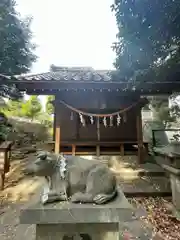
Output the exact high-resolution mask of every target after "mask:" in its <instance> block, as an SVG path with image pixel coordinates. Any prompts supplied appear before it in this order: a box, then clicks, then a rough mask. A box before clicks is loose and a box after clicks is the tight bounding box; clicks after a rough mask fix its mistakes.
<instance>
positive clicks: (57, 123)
mask: <svg viewBox="0 0 180 240" xmlns="http://www.w3.org/2000/svg"><path fill="white" fill-rule="evenodd" d="M54 109H55V110H54V111H55V116H56V117H55V147H54V150H55V153H56V154H59V153H60V142H61V129H60V117H59V116H60V111H59V106H58V107H57V102H56V98H55V108H54Z"/></svg>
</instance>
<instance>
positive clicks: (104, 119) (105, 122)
mask: <svg viewBox="0 0 180 240" xmlns="http://www.w3.org/2000/svg"><path fill="white" fill-rule="evenodd" d="M103 124H104V126H105V127H107V118H106V117H104V118H103Z"/></svg>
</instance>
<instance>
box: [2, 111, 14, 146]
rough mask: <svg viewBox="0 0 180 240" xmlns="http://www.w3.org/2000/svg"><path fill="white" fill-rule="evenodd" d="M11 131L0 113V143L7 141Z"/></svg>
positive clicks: (4, 116)
mask: <svg viewBox="0 0 180 240" xmlns="http://www.w3.org/2000/svg"><path fill="white" fill-rule="evenodd" d="M11 130H12V126H11V124H9V123H8V119H7V117H6V115H5V114H4V113H2V112H0V142H2V141H5V140H6V139H7V136H8V133H9V132H10V131H11Z"/></svg>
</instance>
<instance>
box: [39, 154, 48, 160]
mask: <svg viewBox="0 0 180 240" xmlns="http://www.w3.org/2000/svg"><path fill="white" fill-rule="evenodd" d="M37 157H38V158H40V159H41V160H45V159H46V158H47V153H46V152H39V153H38V155H37Z"/></svg>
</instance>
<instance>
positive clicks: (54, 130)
mask: <svg viewBox="0 0 180 240" xmlns="http://www.w3.org/2000/svg"><path fill="white" fill-rule="evenodd" d="M53 107H54V122H53V141H54V142H55V133H56V103H55V101H53Z"/></svg>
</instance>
